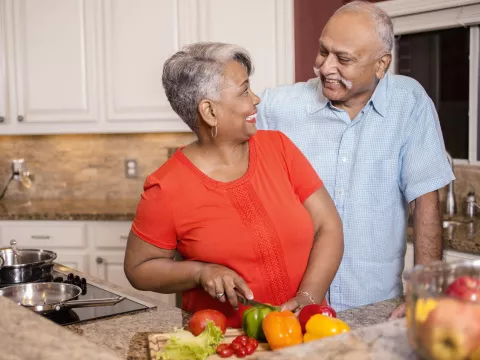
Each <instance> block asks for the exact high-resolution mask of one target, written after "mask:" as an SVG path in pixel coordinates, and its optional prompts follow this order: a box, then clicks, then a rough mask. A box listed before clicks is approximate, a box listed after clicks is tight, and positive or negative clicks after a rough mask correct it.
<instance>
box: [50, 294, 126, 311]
mask: <svg viewBox="0 0 480 360" xmlns="http://www.w3.org/2000/svg"><path fill="white" fill-rule="evenodd" d="M124 299H125V297H124V296H118V297H114V298H103V299H92V300H70V301H66V302H64V303H59V304H58V305H56V306H55V310H57V311H58V310H60V309H71V308H79V307H95V306H108V305H115V304H117V303H119V302H120V301H122V300H124Z"/></svg>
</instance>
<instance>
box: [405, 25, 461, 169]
mask: <svg viewBox="0 0 480 360" xmlns="http://www.w3.org/2000/svg"><path fill="white" fill-rule="evenodd" d="M469 47H470V29H469V28H464V27H460V28H453V29H447V30H437V31H429V32H422V33H417V34H406V35H400V36H399V37H398V38H397V40H396V64H397V73H398V74H400V75H406V76H410V77H412V78H414V79H415V80H417V81H418V82H419V83H420V84H421V85H422V86H423V87H424V88H425V90H426V92H427V93H428V95H429V96H430V97H431V98H432V100H433V103H434V104H435V107H436V109H437V112H438V116H439V119H440V125H441V128H442V133H443V138H444V140H445V147H446V148H447V151H448V152H449V153H450V154H451V155H452V157H453V158H455V159H468V133H469V118H468V106H469V96H468V94H469V52H470V49H469Z"/></svg>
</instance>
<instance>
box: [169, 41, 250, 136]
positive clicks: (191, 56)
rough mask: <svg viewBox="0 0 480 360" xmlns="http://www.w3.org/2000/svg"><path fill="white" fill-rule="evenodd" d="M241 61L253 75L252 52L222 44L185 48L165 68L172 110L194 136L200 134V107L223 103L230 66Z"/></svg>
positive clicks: (199, 44) (209, 43) (194, 45)
mask: <svg viewBox="0 0 480 360" xmlns="http://www.w3.org/2000/svg"><path fill="white" fill-rule="evenodd" d="M232 60H235V61H238V62H239V63H240V64H242V65H243V66H244V67H245V69H246V70H247V74H248V76H250V75H251V74H252V73H253V65H252V61H251V59H250V54H249V53H248V51H247V50H246V49H244V48H242V47H240V46H237V45H233V44H225V43H220V42H203V43H195V44H191V45H187V46H185V47H184V48H183V49H182V50H180V51H178V52H177V53H176V54H174V55H173V56H172V57H170V58H169V59H168V60H167V61H166V62H165V64H164V66H163V76H162V83H163V87H164V89H165V93H166V95H167V99H168V101H169V102H170V105H171V106H172V109H173V110H174V111H175V112H176V113H177V114H178V115H179V116H180V118H182V120H183V121H184V122H185V123H186V124H187V125H188V127H189V128H190V129H192V130H193V131H194V132H196V131H197V130H198V123H197V107H198V104H199V103H200V101H201V100H203V99H209V100H214V101H215V100H220V96H221V91H222V85H223V81H224V76H223V71H224V68H225V66H226V64H227V63H228V62H230V61H232Z"/></svg>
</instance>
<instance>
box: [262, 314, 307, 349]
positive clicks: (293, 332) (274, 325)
mask: <svg viewBox="0 0 480 360" xmlns="http://www.w3.org/2000/svg"><path fill="white" fill-rule="evenodd" d="M262 328H263V332H264V334H265V337H266V338H267V342H268V345H269V346H270V348H271V349H272V350H275V349H280V348H283V347H287V346H292V345H297V344H301V343H302V327H301V326H300V321H298V319H297V317H296V316H295V315H294V314H293V313H292V312H291V311H282V312H279V311H272V312H271V313H269V314H268V315H267V316H266V317H265V319H263V322H262Z"/></svg>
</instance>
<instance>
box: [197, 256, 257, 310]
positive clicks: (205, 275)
mask: <svg viewBox="0 0 480 360" xmlns="http://www.w3.org/2000/svg"><path fill="white" fill-rule="evenodd" d="M198 283H199V284H200V285H201V286H202V287H203V288H204V289H205V291H206V292H208V293H209V294H210V296H211V297H213V298H216V299H218V300H219V301H220V302H225V301H227V300H228V301H229V302H230V304H231V305H232V307H233V308H234V309H237V308H238V300H237V294H236V293H235V289H237V290H238V292H239V293H240V294H242V295H243V296H245V297H246V298H247V299H250V300H252V299H253V293H252V290H250V288H249V287H248V285H247V283H246V282H245V280H243V279H242V278H241V277H240V276H239V275H238V274H237V273H236V272H235V271H233V270H231V269H229V268H227V267H225V266H223V265H216V264H204V265H203V267H202V269H201V270H200V273H199V276H198Z"/></svg>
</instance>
